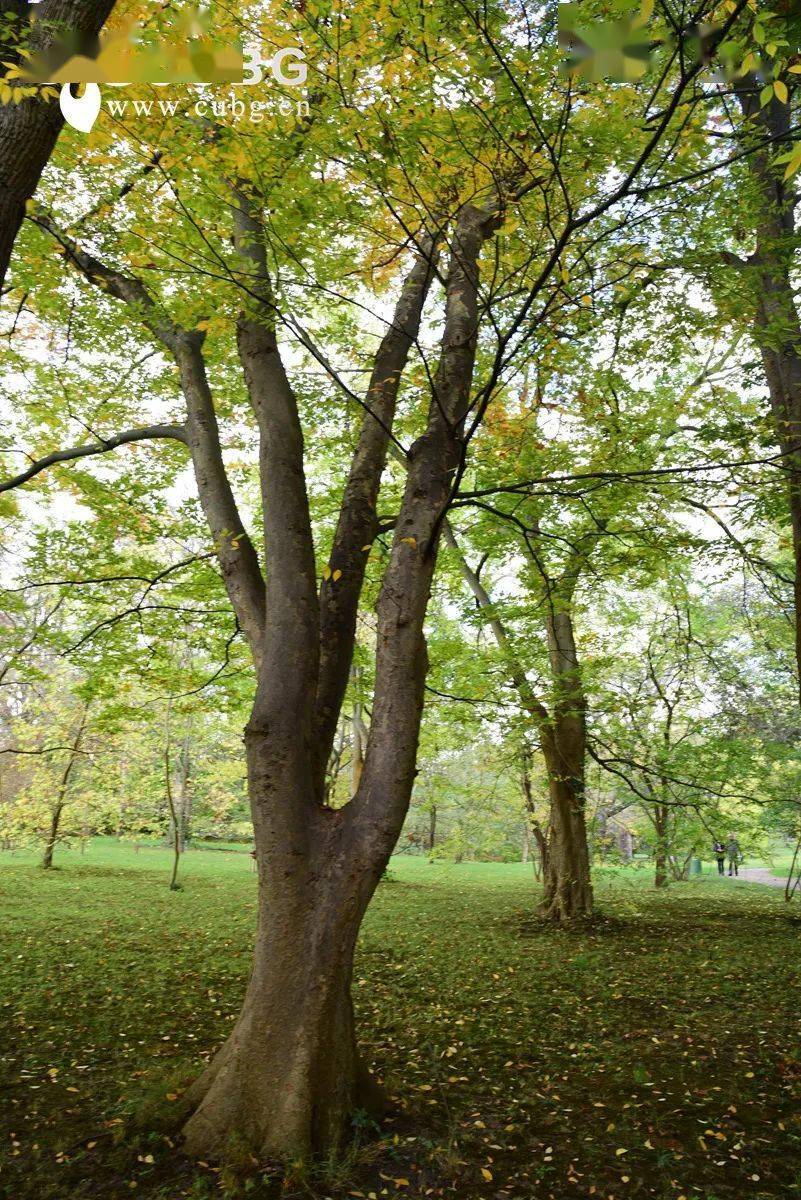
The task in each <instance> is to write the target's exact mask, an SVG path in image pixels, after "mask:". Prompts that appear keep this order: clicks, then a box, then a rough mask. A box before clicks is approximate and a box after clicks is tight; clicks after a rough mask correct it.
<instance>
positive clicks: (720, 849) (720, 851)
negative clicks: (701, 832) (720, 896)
mask: <svg viewBox="0 0 801 1200" xmlns="http://www.w3.org/2000/svg"><path fill="white" fill-rule="evenodd" d="M712 853H713V854H714V856H715V858H716V859H717V864H718V875H725V874H726V869H725V862H726V847H725V846H724V845H723V842H721V841H719V839H718V838H715V840H714V842H713V843H712Z"/></svg>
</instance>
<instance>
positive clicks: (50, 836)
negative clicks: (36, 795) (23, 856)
mask: <svg viewBox="0 0 801 1200" xmlns="http://www.w3.org/2000/svg"><path fill="white" fill-rule="evenodd" d="M63 811H64V805H63V804H54V805H53V809H52V812H51V813H50V827H49V829H48V832H47V841H46V842H45V848H44V854H43V855H42V866H43V867H44V869H45V870H46V871H49V870H50V868H51V867H52V865H53V851H54V850H55V848H56V842H57V841H58V830H59V826H60V824H61V814H62V812H63Z"/></svg>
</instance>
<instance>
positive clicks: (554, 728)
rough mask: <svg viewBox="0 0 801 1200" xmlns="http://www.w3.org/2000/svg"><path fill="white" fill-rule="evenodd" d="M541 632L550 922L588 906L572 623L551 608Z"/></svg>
mask: <svg viewBox="0 0 801 1200" xmlns="http://www.w3.org/2000/svg"><path fill="white" fill-rule="evenodd" d="M547 631H548V648H549V652H550V659H551V671H552V674H553V679H554V684H555V701H554V706H553V709H554V714H553V720H552V724H551V725H543V726H542V728H541V730H540V736H541V741H542V752H543V757H544V758H545V765H546V767H547V769H548V790H549V794H550V799H551V836H550V842H549V846H548V868H547V870H546V872H545V890H544V894H543V898H542V903H541V905H540V912H541V914H542V916H544V917H546V918H548V919H549V920H552V921H573V920H577V919H581V918H584V917H588V916H590V915H591V914H592V905H593V896H592V884H591V882H590V852H589V847H588V845H587V821H586V814H585V792H584V764H585V756H586V750H587V730H586V717H585V700H584V691H583V688H582V684H581V676H580V672H579V666H578V654H577V651H576V645H575V642H574V639H573V623H572V620H571V617H570V613H569V611H568V610H567V609H566V608H564V609H554V610H553V611H552V612H551V614H550V616H549V618H548V622H547Z"/></svg>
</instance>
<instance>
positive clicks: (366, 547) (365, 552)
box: [362, 542, 373, 554]
mask: <svg viewBox="0 0 801 1200" xmlns="http://www.w3.org/2000/svg"><path fill="white" fill-rule="evenodd" d="M372 548H373V547H372V546H371V545H370V543H369V542H368V543H367V545H366V546H362V554H367V552H368V551H369V550H372Z"/></svg>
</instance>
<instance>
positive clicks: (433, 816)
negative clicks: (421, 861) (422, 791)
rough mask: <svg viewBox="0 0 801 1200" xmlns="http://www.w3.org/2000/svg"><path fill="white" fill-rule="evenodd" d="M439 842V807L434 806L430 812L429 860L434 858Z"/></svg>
mask: <svg viewBox="0 0 801 1200" xmlns="http://www.w3.org/2000/svg"><path fill="white" fill-rule="evenodd" d="M436 842H437V806H436V804H432V805H431V807H430V808H429V810H428V858H429V861H431V860H433V858H434V846H435V845H436Z"/></svg>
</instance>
